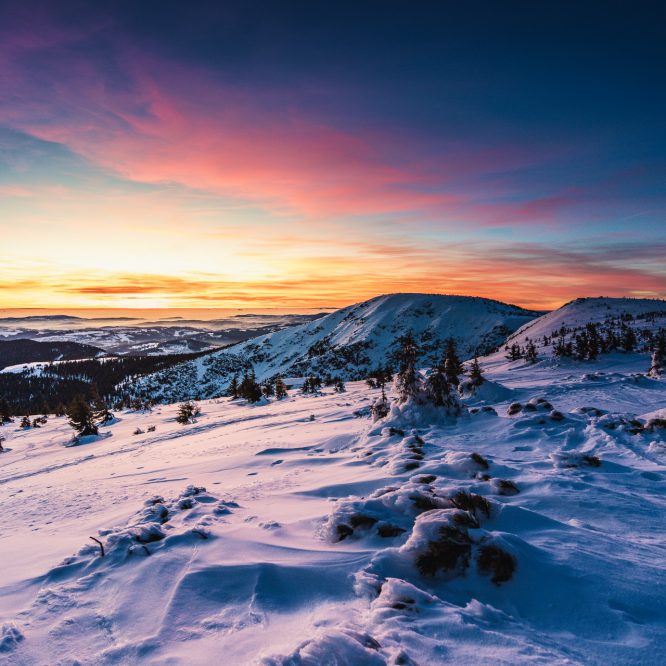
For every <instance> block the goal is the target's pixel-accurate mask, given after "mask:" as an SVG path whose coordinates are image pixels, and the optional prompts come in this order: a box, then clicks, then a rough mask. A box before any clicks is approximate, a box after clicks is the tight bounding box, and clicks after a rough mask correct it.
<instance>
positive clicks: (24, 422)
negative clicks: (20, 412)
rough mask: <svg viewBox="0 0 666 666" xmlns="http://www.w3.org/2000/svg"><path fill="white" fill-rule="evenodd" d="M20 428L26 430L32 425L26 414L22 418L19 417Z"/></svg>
mask: <svg viewBox="0 0 666 666" xmlns="http://www.w3.org/2000/svg"><path fill="white" fill-rule="evenodd" d="M20 427H21V428H23V429H24V430H27V429H28V428H30V427H32V423H31V422H30V417H29V416H28V415H27V414H26V415H25V416H24V417H23V418H22V419H21V426H20Z"/></svg>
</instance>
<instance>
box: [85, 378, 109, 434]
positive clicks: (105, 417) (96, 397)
mask: <svg viewBox="0 0 666 666" xmlns="http://www.w3.org/2000/svg"><path fill="white" fill-rule="evenodd" d="M90 394H91V397H92V399H93V412H94V414H93V415H94V418H95V421H97V423H99V424H104V423H108V422H109V421H113V414H112V413H111V412H110V411H109V406H108V405H107V403H106V401H105V400H104V399H103V398H102V396H101V395H100V394H99V390H98V388H97V384H93V385H92V386H91V388H90Z"/></svg>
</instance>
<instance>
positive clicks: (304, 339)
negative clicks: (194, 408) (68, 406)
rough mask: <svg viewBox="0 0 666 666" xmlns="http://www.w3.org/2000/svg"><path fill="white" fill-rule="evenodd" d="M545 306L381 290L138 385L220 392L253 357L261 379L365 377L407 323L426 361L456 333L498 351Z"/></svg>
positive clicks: (479, 347) (170, 393)
mask: <svg viewBox="0 0 666 666" xmlns="http://www.w3.org/2000/svg"><path fill="white" fill-rule="evenodd" d="M540 314H541V313H538V312H533V311H529V310H524V309H523V308H519V307H516V306H514V305H507V304H506V303H501V302H499V301H494V300H489V299H485V298H476V297H471V296H442V295H436V294H390V295H385V296H378V297H376V298H373V299H370V300H369V301H365V302H363V303H358V304H356V305H351V306H348V307H345V308H342V309H340V310H336V311H335V312H332V313H330V314H328V315H326V316H324V317H322V318H320V319H317V320H315V321H311V322H308V323H306V324H302V325H299V326H292V327H289V328H285V329H283V330H280V331H277V332H274V333H269V334H267V335H262V336H260V337H256V338H253V339H251V340H248V341H246V342H242V343H240V344H237V345H234V346H232V347H229V348H227V349H225V350H224V351H219V352H214V353H211V354H209V355H206V356H203V357H200V358H198V359H196V360H194V361H188V362H187V363H184V364H180V365H177V366H174V367H173V368H169V369H168V370H166V371H163V372H160V373H157V374H155V375H151V376H148V377H144V378H142V379H141V380H140V381H139V382H138V383H137V386H136V390H137V391H139V392H145V393H146V395H149V396H153V397H156V398H157V399H160V400H162V401H164V402H172V401H175V400H182V399H186V398H196V397H199V398H209V397H216V396H219V395H221V394H222V393H223V392H224V390H225V389H226V387H227V386H228V383H229V381H230V380H231V377H232V376H233V374H234V373H236V372H242V370H243V369H244V368H245V367H249V366H250V365H251V366H252V367H253V368H254V370H255V372H256V375H257V378H258V379H259V380H266V379H269V378H271V377H274V376H275V375H277V374H281V375H283V376H286V377H289V376H304V375H307V374H311V373H316V374H320V375H325V374H332V375H336V376H340V377H342V378H344V379H346V380H352V379H360V378H363V377H366V376H367V375H368V373H369V372H370V371H371V370H372V369H373V368H375V367H377V365H379V364H386V363H388V362H389V361H390V359H391V357H392V355H393V353H394V352H395V351H396V349H397V340H398V338H399V337H400V336H401V335H403V334H405V333H407V332H408V331H411V332H413V333H414V335H415V336H416V338H417V340H418V342H419V346H420V349H421V357H420V363H421V365H422V366H428V365H432V364H433V363H434V362H436V361H437V360H439V358H440V357H441V354H442V351H443V348H444V345H445V343H446V340H447V339H448V338H451V337H452V338H454V339H455V340H456V342H457V343H458V349H459V353H460V355H461V357H462V358H470V357H472V356H474V355H475V354H478V355H481V354H485V353H488V352H490V351H492V350H493V349H495V348H496V347H497V346H498V345H501V344H502V343H503V342H504V340H505V339H506V337H507V336H508V335H510V334H511V333H513V332H514V331H516V330H517V329H519V328H520V327H521V326H523V325H524V324H526V323H528V322H529V321H531V320H533V319H534V318H535V317H537V316H539V315H540Z"/></svg>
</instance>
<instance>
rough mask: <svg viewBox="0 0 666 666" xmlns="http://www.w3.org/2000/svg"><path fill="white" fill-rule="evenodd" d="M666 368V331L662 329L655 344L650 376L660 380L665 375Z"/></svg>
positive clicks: (649, 371)
mask: <svg viewBox="0 0 666 666" xmlns="http://www.w3.org/2000/svg"><path fill="white" fill-rule="evenodd" d="M664 366H666V331H664V329H663V328H662V329H660V330H659V334H658V335H657V338H656V340H655V342H654V349H653V351H652V362H651V363H650V369H649V370H648V375H649V376H650V377H654V378H656V379H658V378H659V377H661V376H662V374H663V373H664Z"/></svg>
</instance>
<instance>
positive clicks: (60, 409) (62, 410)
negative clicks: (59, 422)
mask: <svg viewBox="0 0 666 666" xmlns="http://www.w3.org/2000/svg"><path fill="white" fill-rule="evenodd" d="M66 413H67V407H65V405H63V404H62V402H60V403H58V406H57V407H56V408H55V412H54V414H55V416H65V414H66Z"/></svg>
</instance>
